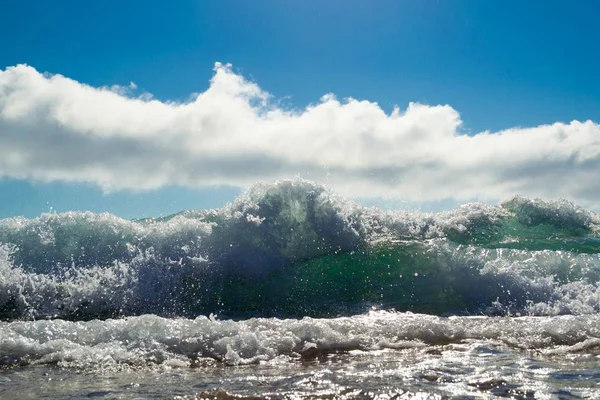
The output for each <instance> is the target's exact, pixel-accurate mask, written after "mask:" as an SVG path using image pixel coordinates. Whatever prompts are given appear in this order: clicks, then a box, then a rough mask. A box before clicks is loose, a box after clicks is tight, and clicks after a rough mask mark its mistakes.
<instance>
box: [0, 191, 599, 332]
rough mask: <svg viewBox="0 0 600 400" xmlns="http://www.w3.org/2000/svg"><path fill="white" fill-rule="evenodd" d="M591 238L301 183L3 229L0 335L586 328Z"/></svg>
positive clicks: (12, 222) (532, 217)
mask: <svg viewBox="0 0 600 400" xmlns="http://www.w3.org/2000/svg"><path fill="white" fill-rule="evenodd" d="M599 232H600V216H598V215H597V214H595V213H593V212H591V211H587V210H584V209H582V208H580V207H578V206H576V205H574V204H572V203H569V202H566V201H553V202H544V201H540V200H532V199H527V198H523V197H514V198H512V199H510V200H509V201H506V202H504V203H502V204H500V205H498V206H490V205H485V204H466V205H463V206H461V207H459V208H457V209H455V210H452V211H448V212H442V213H436V214H429V213H420V212H392V211H381V210H378V209H374V208H364V207H361V206H358V205H356V204H354V203H352V202H350V201H347V200H345V199H342V198H339V197H337V196H335V195H334V194H332V193H331V192H329V191H328V190H326V189H325V188H324V187H322V186H319V185H316V184H313V183H310V182H306V181H301V180H295V181H281V182H276V183H270V184H258V185H255V186H254V187H253V188H252V189H251V190H249V191H248V192H247V193H246V194H244V195H243V196H241V197H240V198H238V199H237V200H236V201H235V202H233V203H232V204H229V205H227V206H225V207H223V208H221V209H216V210H201V211H184V212H181V213H179V214H176V215H172V216H169V217H165V218H159V219H147V220H137V221H127V220H123V219H120V218H118V217H116V216H114V215H110V214H94V213H89V212H67V213H63V214H43V215H42V216H40V217H39V218H35V219H25V218H10V219H4V220H1V221H0V319H2V320H5V321H13V320H37V319H48V318H61V319H66V320H72V321H79V320H91V319H106V318H114V317H122V316H135V315H142V314H155V315H156V316H159V317H175V316H181V317H196V316H198V315H208V314H211V313H213V314H216V315H219V316H226V317H232V318H246V317H270V316H277V317H303V316H312V317H331V316H340V315H352V314H359V313H364V312H365V311H367V310H370V309H373V308H376V309H388V310H391V309H393V310H397V311H412V312H418V313H429V314H435V315H440V316H444V315H472V314H484V315H558V314H575V315H581V314H595V313H598V311H599V310H600V305H599V299H600V284H599V281H600V259H599V257H598V253H600V234H599Z"/></svg>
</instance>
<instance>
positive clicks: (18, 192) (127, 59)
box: [0, 0, 600, 218]
mask: <svg viewBox="0 0 600 400" xmlns="http://www.w3.org/2000/svg"><path fill="white" fill-rule="evenodd" d="M2 10H3V11H2V14H1V15H0V38H2V51H1V52H0V70H5V69H7V68H9V67H12V66H15V65H18V64H28V65H30V66H31V67H33V68H35V70H36V71H38V72H40V73H44V72H48V73H50V74H60V75H62V76H64V77H67V78H69V79H71V80H73V81H76V82H78V83H81V84H85V85H90V86H92V87H95V88H101V87H110V86H112V85H120V86H122V87H126V86H127V85H128V84H129V83H130V82H135V85H136V87H137V88H136V89H135V93H126V94H123V95H124V96H129V97H135V96H137V95H139V94H141V93H151V94H152V95H153V98H154V99H156V100H158V101H161V102H162V103H164V104H170V103H172V102H175V103H186V102H189V101H191V100H190V99H192V98H193V96H194V95H193V94H194V93H202V92H205V91H207V90H208V89H209V88H210V86H209V85H210V83H209V81H210V80H211V79H212V78H213V76H214V74H215V72H214V71H213V67H214V65H215V62H222V63H231V64H232V65H233V66H232V67H231V68H230V69H228V70H227V71H228V72H227V71H226V72H227V73H228V74H229V75H228V76H229V77H230V78H231V79H233V78H232V77H236V76H238V77H239V76H241V77H243V78H244V79H245V82H246V83H255V84H256V85H258V86H259V87H260V90H262V91H264V92H268V93H269V94H270V95H271V99H270V101H271V106H272V107H278V108H279V109H281V110H304V109H305V107H306V106H308V105H311V104H312V105H316V104H319V102H320V101H321V100H320V99H321V97H322V96H323V95H325V94H327V93H333V94H335V96H336V97H337V99H339V100H340V102H341V103H342V104H343V103H344V100H343V99H345V98H347V97H352V98H354V99H357V100H368V101H369V102H376V103H377V104H378V105H379V106H380V107H381V109H382V110H383V111H384V112H386V113H388V114H389V113H391V112H392V110H393V107H394V106H395V105H398V106H399V107H400V109H401V111H404V110H406V108H407V106H408V104H409V103H410V102H418V103H422V104H426V105H430V106H436V105H449V106H450V107H452V109H453V110H455V111H456V112H457V113H458V114H459V115H460V119H461V120H462V125H460V126H459V127H458V128H457V129H458V132H459V133H460V134H468V135H476V134H478V133H480V132H483V131H486V130H487V131H490V132H498V131H502V130H505V129H513V128H527V127H532V128H534V127H539V126H541V125H546V124H554V123H557V122H562V123H565V124H569V123H570V122H571V121H573V120H577V121H581V122H584V121H588V120H591V121H594V123H597V122H598V121H600V74H598V71H599V70H600V52H599V50H600V48H599V47H600V45H599V44H598V40H597V32H596V21H595V19H596V17H597V15H599V12H600V5H599V4H598V3H596V2H592V1H569V2H566V1H526V2H522V1H504V2H488V1H476V0H473V1H467V0H465V1H459V0H444V1H441V0H440V1H433V0H431V1H377V2H365V1H327V2H324V1H307V0H304V1H295V0H289V1H252V2H250V1H242V0H240V1H180V2H177V3H168V2H164V1H129V2H122V1H103V2H81V1H60V2H57V3H54V2H39V1H4V2H3V4H2ZM11 84H12V83H11ZM7 85H8V84H7ZM1 90H2V86H1V83H0V92H1ZM28 93H29V95H30V96H35V93H36V92H35V91H32V92H28ZM190 96H192V97H190ZM7 104H8V103H5V104H4V107H5V109H6V108H7V107H8V106H9V105H10V104H8V105H7ZM0 107H2V106H0ZM0 111H2V109H1V108H0ZM107 118H110V116H108V117H107ZM423 118H426V119H427V118H430V117H423ZM13 122H14V121H13ZM13 122H11V124H12V125H11V124H8V123H7V124H5V125H1V124H0V137H1V136H2V135H5V136H8V130H9V129H12V130H16V129H17V128H18V127H19V126H23V125H22V121H20V122H19V124H21V125H18V124H16V123H13ZM286 126H287V125H286ZM15 127H17V128H15ZM568 127H569V126H567V128H564V129H566V130H568V129H571V128H568ZM596 127H597V126H596V125H594V126H593V127H591V128H589V127H588V128H589V129H592V130H593V129H596ZM588 128H585V129H588ZM69 129H71V130H73V129H76V128H72V127H71V128H69ZM432 129H433V128H432ZM572 129H580V128H577V127H576V128H572ZM3 130H4V131H3ZM40 130H41V131H43V130H44V127H42V128H40ZM49 132H50V131H49ZM69 132H72V131H69ZM82 132H84V131H83V130H82ZM569 132H570V131H569ZM578 132H579V131H578ZM526 135H527V133H526V132H525V133H523V134H522V135H521V136H520V137H522V138H525V137H526ZM536 135H537V134H536ZM556 135H559V136H560V135H562V134H556ZM592 136H593V135H592ZM15 137H16V134H15ZM540 137H543V135H542V134H540ZM597 137H598V135H596V136H593V138H592V139H590V140H592V141H594V142H592V144H595V143H596V142H595V141H597V140H598V139H595V138H597ZM431 140H437V139H435V137H433V136H432V138H431ZM511 140H512V139H511ZM515 140H516V139H515ZM519 140H521V142H519V143H522V144H523V145H530V144H528V143H529V141H528V140H527V139H519ZM540 143H544V140H543V138H542V139H540ZM578 143H579V145H580V146H581V148H578V149H575V150H574V151H575V153H573V154H582V149H589V148H593V147H594V146H592V145H590V142H578ZM289 146H290V147H293V146H294V144H293V143H289ZM570 149H571V148H570ZM572 150H573V149H571V150H570V151H572ZM75 151H76V150H75ZM231 151H232V150H231V149H227V151H225V153H227V154H230V152H231ZM269 151H271V150H269ZM548 151H549V153H548V154H545V155H544V157H542V158H543V159H554V158H560V159H561V160H562V159H569V156H564V157H563V155H562V153H561V156H560V157H559V156H556V157H554V156H555V154H557V153H556V152H557V151H558V150H556V148H555V147H553V148H552V149H549V150H548ZM225 153H223V154H225ZM6 154H8V153H6ZM219 154H221V153H219ZM269 154H271V153H269ZM436 154H437V153H436ZM67 156H68V155H67ZM5 157H8V156H7V155H5ZM282 157H284V155H282ZM394 157H395V156H394V155H393V154H390V160H391V159H393V158H394ZM491 157H494V156H493V155H491ZM523 157H529V158H528V160H529V162H528V163H527V164H526V167H523V165H521V164H518V165H514V166H513V168H512V169H516V168H522V169H523V168H524V169H523V170H524V171H534V170H536V166H537V165H539V166H542V165H543V164H535V162H537V161H535V160H539V159H540V158H536V157H537V156H535V155H531V154H528V155H526V156H525V155H524V156H523ZM571 159H572V155H571ZM590 160H591V161H590ZM595 160H596V158H595V154H593V155H587V154H586V156H585V159H584V160H583V161H581V163H579V164H577V163H575V164H573V162H572V160H571V161H569V162H568V163H566V164H565V165H564V166H562V167H560V168H562V169H561V171H563V172H564V176H566V177H568V176H569V172H573V171H577V172H581V176H580V177H579V178H578V179H580V180H581V182H585V180H586V177H587V176H588V175H586V174H589V169H590V168H591V167H590V162H595ZM0 161H1V160H0ZM484 161H485V160H484ZM484 161H481V162H484ZM534 161H535V162H534ZM307 162H308V161H306V160H300V161H298V164H297V165H300V164H302V165H305V164H306V163H307ZM365 162H366V161H365ZM444 162H446V161H444ZM444 162H441V163H440V165H442V166H443V165H445V164H444ZM332 163H333V161H332ZM586 163H587V164H586ZM489 164H490V163H489V162H488V163H485V165H489ZM328 165H329V164H328ZM390 165H391V164H390ZM390 165H388V164H386V165H385V166H384V167H385V168H391V166H390ZM394 166H395V167H394V168H396V170H395V171H397V170H398V169H399V168H400V167H399V166H398V165H395V164H394ZM552 167H553V168H554V167H555V164H552ZM20 168H21V167H20ZM23 168H24V167H23ZM23 168H22V169H19V170H18V171H17V170H16V169H15V170H14V171H16V172H10V171H11V169H10V168H9V167H8V166H4V167H2V164H1V163H0V172H3V175H4V178H3V179H2V180H0V217H7V216H13V215H26V216H28V217H32V216H36V215H39V214H40V213H41V212H43V211H47V210H49V209H50V208H52V209H55V210H57V211H66V210H71V209H76V210H85V209H90V210H93V211H110V212H113V213H116V214H118V215H121V216H123V217H127V218H130V217H141V216H150V215H161V214H168V213H172V212H176V211H179V210H181V209H186V208H206V207H216V206H219V205H221V204H223V203H224V202H225V201H227V200H231V199H233V198H234V197H235V195H236V194H237V193H239V191H240V188H239V187H240V186H244V185H242V183H239V182H242V180H241V179H240V178H239V177H238V175H239V174H238V173H237V172H236V178H235V179H233V178H231V179H230V178H227V179H225V178H222V179H221V178H219V179H220V180H219V179H216V178H215V179H213V180H211V181H210V182H205V181H198V182H196V181H194V182H192V183H190V182H189V179H188V180H186V181H182V182H178V181H175V182H172V183H169V182H168V181H164V180H163V181H161V182H160V183H157V184H156V185H154V186H153V187H150V188H148V187H143V188H138V187H134V185H129V186H128V185H124V186H123V187H118V188H117V190H116V191H112V190H111V191H109V193H108V194H107V193H105V192H106V188H103V187H102V185H101V184H98V182H99V181H100V180H101V179H100V178H98V179H96V180H94V179H90V181H89V182H86V179H85V178H82V177H81V176H78V177H76V178H71V177H70V176H69V177H68V178H65V177H67V175H65V173H63V172H60V173H58V172H57V173H56V174H54V175H51V174H48V175H40V174H39V173H38V174H37V175H36V173H34V172H30V170H27V169H23ZM40 168H42V167H40ZM48 168H49V167H48ZM74 168H83V166H82V165H78V166H74ZM339 168H340V169H343V170H346V169H348V168H350V169H352V168H354V169H355V168H358V167H357V166H356V165H343V166H340V167H339ZM361 168H362V167H361ZM377 168H379V166H377ZM382 168H383V167H382ZM440 168H443V167H440ZM461 168H462V167H461ZM556 168H557V171H558V168H559V166H556ZM586 168H587V169H586ZM42 169H43V168H42ZM457 170H458V169H457ZM6 171H9V172H6ZM31 171H33V170H31ZM285 171H288V170H287V169H286V170H285ZM289 171H294V170H293V169H289ZM461 171H462V169H461ZM511 171H512V170H511ZM202 172H204V170H203V171H202ZM286 173H288V172H286ZM511 173H512V175H510V177H508V178H507V177H506V176H507V174H508V173H506V174H505V173H504V172H502V173H499V174H498V175H502V177H501V178H498V185H497V187H498V188H500V187H502V188H507V189H502V190H504V191H502V190H500V189H497V190H494V191H490V192H481V193H479V192H477V191H474V190H471V189H468V188H463V187H462V186H460V187H458V186H457V188H458V189H457V190H456V191H455V190H453V189H452V188H450V187H449V188H448V189H446V191H442V190H441V189H440V190H435V191H434V190H433V189H431V190H430V189H428V188H423V189H422V190H420V191H418V193H427V194H423V195H422V197H419V196H413V197H411V198H410V200H411V201H420V200H422V201H424V202H432V201H433V202H436V201H440V200H444V201H445V202H446V203H447V202H448V199H451V198H453V195H454V193H457V192H460V193H464V194H463V195H461V196H459V197H457V198H456V201H463V200H465V199H469V198H475V199H479V198H481V199H490V200H500V199H501V198H502V197H503V196H505V195H506V194H507V193H509V191H510V190H511V189H509V188H517V189H519V190H520V188H524V189H523V190H520V191H523V192H524V193H525V194H528V195H529V194H530V195H540V196H542V197H551V198H552V197H566V198H569V199H571V200H574V201H579V202H582V203H583V204H590V206H595V205H594V204H593V203H592V202H591V200H590V199H593V198H594V196H595V193H588V191H589V190H591V189H589V188H587V187H586V185H585V184H584V183H582V185H581V187H578V188H574V189H569V190H570V191H556V192H554V191H552V190H549V189H547V188H546V189H544V188H536V189H535V190H533V189H532V191H531V193H528V192H527V189H526V188H527V187H530V186H531V185H528V184H526V183H519V185H517V184H516V183H515V184H508V183H510V182H516V181H515V179H516V178H515V176H516V175H518V173H514V171H512V172H511ZM531 173H532V174H533V172H531ZM50 175H51V176H50ZM313 175H315V174H314V173H313ZM313 175H311V174H308V176H309V177H311V176H313ZM492 175H494V174H493V173H492ZM99 176H100V175H99ZM102 176H104V175H102ZM265 176H266V177H267V178H268V177H269V176H270V175H268V174H267V175H264V174H262V175H261V174H258V175H256V179H262V178H263V177H265ZM395 176H396V175H395ZM398 176H399V178H397V179H401V180H403V181H405V180H406V178H405V175H398ZM557 176H562V175H560V174H559V175H557ZM279 177H286V176H285V174H284V175H283V176H276V178H279ZM135 179H137V178H135ZM135 179H134V178H132V180H135ZM252 179H253V176H248V177H244V179H243V182H244V183H245V182H249V181H251V180H252ZM340 179H341V178H340ZM432 179H434V180H435V179H440V180H441V179H442V177H438V176H437V175H436V176H435V177H434V178H432ZM443 179H446V178H443ZM548 179H550V180H549V181H548V182H552V180H551V177H550V178H548ZM317 180H318V179H317ZM532 180H533V181H534V182H537V181H539V176H533V175H532ZM462 181H463V182H464V181H465V179H462ZM102 182H104V181H102ZM444 182H445V181H444ZM507 182H508V183H507ZM352 184H353V183H352V182H350V181H349V180H348V181H346V180H343V182H342V180H340V182H336V183H335V184H332V187H333V188H334V190H336V189H337V188H338V187H339V188H342V190H341V192H342V193H343V194H344V195H348V196H350V197H353V196H352V195H353V193H352V192H351V191H346V190H344V189H343V188H346V187H348V186H349V185H352ZM357 184H358V183H357ZM457 185H459V184H458V183H457ZM413 186H414V185H413ZM437 186H438V187H439V186H440V185H439V184H438V185H437ZM473 186H474V187H480V186H481V185H480V184H479V183H474V184H473ZM547 186H548V185H547ZM463 189H464V190H463ZM565 190H566V189H565ZM375 192H377V193H378V197H379V198H380V197H394V196H395V195H397V193H396V192H393V191H392V192H390V193H389V194H387V192H385V191H383V190H382V191H381V192H379V191H377V190H375ZM429 193H430V194H429ZM512 194H515V193H512ZM359 195H360V193H357V195H356V196H355V197H361V196H359Z"/></svg>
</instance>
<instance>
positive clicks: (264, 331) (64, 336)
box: [0, 311, 600, 370]
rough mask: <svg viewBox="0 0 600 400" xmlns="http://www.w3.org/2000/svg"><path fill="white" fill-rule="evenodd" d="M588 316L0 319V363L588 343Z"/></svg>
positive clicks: (570, 347) (583, 349)
mask: <svg viewBox="0 0 600 400" xmlns="http://www.w3.org/2000/svg"><path fill="white" fill-rule="evenodd" d="M599 326H600V320H599V319H598V316H597V315H594V316H561V317H521V318H501V319H497V318H485V317H451V318H440V317H436V316H431V315H422V314H411V313H395V312H386V311H373V312H369V313H367V314H363V315H358V316H352V317H339V318H332V319H313V318H308V317H305V318H303V319H276V318H253V319H248V320H245V321H232V320H227V321H220V320H217V319H215V318H214V317H212V316H210V317H205V316H201V317H197V318H195V319H181V318H177V319H166V318H161V317H158V316H155V315H143V316H138V317H128V318H123V319H118V320H110V319H109V320H106V321H99V320H94V321H87V322H83V321H78V322H71V321H64V320H53V321H19V322H11V323H6V322H3V323H0V355H1V356H0V366H3V367H11V366H25V365H41V364H58V365H59V366H63V367H69V368H83V369H89V368H94V369H95V370H98V369H99V368H100V369H102V370H111V369H113V368H128V367H131V368H147V367H152V366H158V365H160V366H168V367H190V366H210V365H214V363H215V362H218V363H224V364H228V365H240V364H250V363H259V362H264V361H271V360H277V359H282V358H283V359H282V361H285V360H295V359H305V360H306V359H315V358H318V357H321V356H324V355H327V354H331V353H336V352H348V351H371V352H372V351H377V350H409V351H411V350H415V351H423V352H424V354H427V353H426V352H429V351H431V346H447V345H452V344H464V343H469V342H473V343H475V342H477V343H479V344H482V343H483V345H485V346H487V347H496V346H506V347H508V348H513V349H528V350H536V351H539V352H540V353H543V354H546V355H561V354H570V353H590V352H592V353H594V352H597V351H598V348H600V339H598V336H599V335H600V330H599V328H598V327H599Z"/></svg>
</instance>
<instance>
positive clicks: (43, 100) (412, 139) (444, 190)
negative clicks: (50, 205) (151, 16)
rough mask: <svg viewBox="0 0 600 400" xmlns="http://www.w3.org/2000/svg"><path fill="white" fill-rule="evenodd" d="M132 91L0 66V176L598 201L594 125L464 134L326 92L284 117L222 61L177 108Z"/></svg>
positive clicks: (413, 109) (429, 114) (423, 117)
mask: <svg viewBox="0 0 600 400" xmlns="http://www.w3.org/2000/svg"><path fill="white" fill-rule="evenodd" d="M136 90H137V86H136V85H135V84H134V83H133V82H132V83H130V84H129V85H127V86H113V87H99V88H95V87H91V86H89V85H86V84H83V83H79V82H77V81H74V80H72V79H69V78H67V77H64V76H61V75H49V74H41V73H39V72H38V71H36V70H35V69H34V68H32V67H30V66H26V65H17V66H14V67H8V68H6V69H5V70H4V71H1V70H0V176H3V177H10V178H16V179H27V180H34V181H68V182H88V183H92V184H96V185H99V186H101V187H102V188H104V189H105V190H109V191H114V190H121V189H133V190H146V189H153V188H160V187H162V186H165V185H182V186H190V187H193V186H207V185H234V186H241V187H246V186H248V185H250V184H252V183H254V182H256V181H257V180H270V179H278V178H289V177H296V176H301V177H304V178H307V179H312V180H315V181H318V182H322V183H325V184H327V185H328V186H329V187H332V188H333V189H334V190H337V191H338V192H341V193H342V194H344V195H346V196H351V197H388V198H389V197H398V198H402V199H406V200H418V201H430V200H438V199H446V198H453V199H456V200H469V199H473V198H479V199H503V198H506V197H509V196H512V195H514V194H523V195H526V196H538V197H545V198H556V197H565V198H569V199H572V200H575V201H578V202H580V203H582V204H585V205H589V206H596V207H597V206H598V205H600V203H597V202H598V200H597V199H599V198H600V196H599V195H600V180H598V179H597V171H599V170H600V169H599V167H600V126H599V125H598V124H596V123H594V122H592V121H586V122H579V121H573V122H571V123H569V124H564V123H553V124H549V125H543V126H538V127H534V128H511V129H507V130H504V131H500V132H494V133H491V132H481V133H477V134H474V135H467V134H463V133H461V131H460V127H461V120H460V115H459V113H458V112H457V111H456V110H454V109H453V108H452V107H450V106H448V105H438V106H430V105H423V104H417V103H411V104H409V105H408V107H407V108H406V109H404V110H400V109H398V108H396V109H394V110H393V111H392V112H391V113H385V112H384V111H383V110H382V109H381V108H380V107H379V106H378V105H377V103H374V102H369V101H358V100H355V99H346V100H343V101H340V100H338V99H336V97H335V96H334V95H331V94H328V95H326V96H324V97H323V98H321V99H320V100H319V101H318V102H316V103H315V104H313V105H310V106H308V107H306V108H305V109H302V110H291V111H290V110H286V109H282V108H280V107H279V106H278V105H277V102H276V101H272V100H271V98H270V97H271V96H270V95H269V94H268V93H266V92H265V91H263V90H262V89H261V88H260V87H259V86H258V85H257V84H256V83H254V82H250V81H248V80H246V79H245V78H244V77H243V76H241V75H239V74H236V73H235V72H233V71H232V68H231V66H230V65H223V64H220V63H217V64H215V70H214V75H213V77H212V79H211V81H210V86H209V88H208V89H207V90H206V91H205V92H202V93H199V94H195V95H194V96H193V98H192V99H191V100H190V101H188V102H184V103H174V102H161V101H159V100H156V99H153V98H152V96H151V95H149V94H147V93H144V94H142V95H140V96H138V97H136V96H135V91H136Z"/></svg>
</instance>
